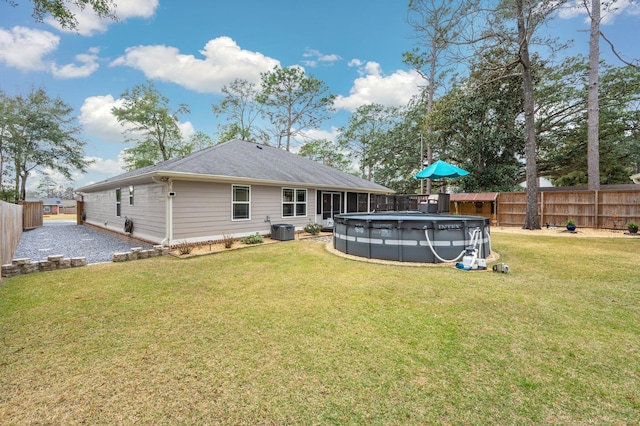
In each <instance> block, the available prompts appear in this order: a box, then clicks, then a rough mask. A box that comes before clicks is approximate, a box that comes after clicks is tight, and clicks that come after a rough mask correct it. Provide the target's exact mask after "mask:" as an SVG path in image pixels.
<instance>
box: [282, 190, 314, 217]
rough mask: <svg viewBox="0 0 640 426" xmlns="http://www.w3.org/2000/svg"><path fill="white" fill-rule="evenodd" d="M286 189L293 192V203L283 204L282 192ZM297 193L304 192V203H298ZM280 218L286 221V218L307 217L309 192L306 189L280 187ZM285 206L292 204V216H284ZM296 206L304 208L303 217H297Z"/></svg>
mask: <svg viewBox="0 0 640 426" xmlns="http://www.w3.org/2000/svg"><path fill="white" fill-rule="evenodd" d="M286 189H288V190H291V191H293V202H285V201H284V191H285V190H286ZM298 191H304V192H305V196H304V203H301V202H298V201H297V200H298ZM280 202H281V205H280V217H281V218H282V219H288V218H292V217H307V216H308V215H309V190H308V189H307V188H291V187H284V186H283V187H282V188H281V189H280ZM285 204H293V215H291V216H285V215H284V205H285ZM298 204H304V205H305V208H304V214H303V215H298V209H297V208H296V207H297V206H298Z"/></svg>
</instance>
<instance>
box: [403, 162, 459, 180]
mask: <svg viewBox="0 0 640 426" xmlns="http://www.w3.org/2000/svg"><path fill="white" fill-rule="evenodd" d="M468 174H469V172H468V171H466V170H463V169H461V168H460V167H456V166H454V165H452V164H449V163H447V162H445V161H442V160H438V161H436V162H435V163H433V164H432V165H430V166H428V167H426V168H425V169H423V170H422V171H420V172H419V173H418V174H417V175H415V176H414V177H413V178H414V179H444V178H457V177H462V176H466V175H468Z"/></svg>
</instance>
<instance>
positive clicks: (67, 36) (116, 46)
mask: <svg viewBox="0 0 640 426" xmlns="http://www.w3.org/2000/svg"><path fill="white" fill-rule="evenodd" d="M18 3H20V4H19V6H18V7H15V8H13V7H11V6H9V4H8V3H7V2H4V1H0V75H1V76H2V77H1V78H0V90H2V91H4V92H5V93H7V94H9V95H14V94H18V93H27V92H29V91H30V90H31V88H38V87H43V88H45V89H46V90H47V92H48V93H49V95H50V96H60V97H61V98H62V99H63V100H64V101H65V102H67V103H68V104H69V105H71V106H72V107H73V108H74V109H75V111H76V114H77V117H78V119H79V122H80V123H81V124H82V125H83V128H84V131H83V134H82V138H83V140H85V141H86V142H87V146H86V147H85V153H86V155H87V156H88V157H90V158H91V159H92V160H94V161H95V163H94V164H93V165H92V166H90V168H89V172H88V173H87V174H86V175H80V174H76V175H75V177H74V182H72V183H70V182H64V181H63V180H62V179H60V178H59V177H58V176H56V175H55V174H52V177H54V179H56V180H58V181H59V183H60V184H63V185H65V186H68V185H72V186H74V187H79V186H83V185H86V184H89V183H91V182H96V181H100V180H103V179H105V178H107V177H110V176H113V175H115V174H118V173H121V172H122V170H121V168H120V167H121V163H120V162H119V155H120V153H121V151H122V150H123V149H125V148H127V147H128V146H130V145H127V144H125V143H124V142H123V141H124V136H122V133H121V132H122V127H121V126H119V125H118V124H117V122H116V121H115V119H114V118H113V117H112V116H111V114H110V109H111V108H112V107H113V106H114V105H116V104H117V102H118V98H119V96H120V94H121V93H122V92H124V91H125V90H126V89H127V88H131V87H133V86H135V85H137V84H142V83H144V82H145V81H146V80H147V79H151V80H153V81H154V82H155V84H156V87H157V88H158V89H159V90H160V91H161V92H162V93H163V94H164V95H165V96H167V97H168V98H169V99H170V100H171V103H172V105H174V106H175V107H177V105H178V104H180V103H185V104H187V105H189V107H190V109H191V114H189V115H184V116H182V117H181V128H182V130H183V133H184V134H185V135H187V136H188V135H189V134H191V133H193V132H194V131H203V132H206V133H208V134H213V133H214V132H215V131H216V124H217V119H216V117H215V116H214V115H213V114H212V112H211V104H212V103H216V102H218V101H219V100H220V89H221V87H223V86H224V85H225V84H228V83H230V82H231V81H232V80H234V79H235V78H238V77H239V78H245V79H247V80H250V81H254V82H256V83H257V82H259V77H260V72H265V71H268V70H270V69H272V68H273V66H274V65H280V66H284V67H286V66H292V65H298V66H302V67H304V69H305V71H306V72H307V73H309V74H313V75H314V76H315V77H317V78H319V79H321V80H323V81H324V82H325V83H327V85H328V86H329V88H330V90H331V92H332V93H334V94H336V95H337V96H338V99H337V102H336V108H337V112H336V113H335V115H334V117H333V118H332V119H331V120H330V121H328V122H326V123H325V125H324V126H323V128H322V129H321V130H320V131H318V132H314V134H313V135H311V136H314V137H324V138H330V139H335V137H336V135H337V128H338V127H340V126H341V125H344V124H345V123H346V121H347V120H348V117H349V114H350V112H351V111H353V110H355V108H357V107H358V106H359V105H363V104H366V103H371V102H376V103H381V104H383V105H389V106H392V105H404V104H406V102H407V101H408V100H409V98H410V97H411V96H412V95H413V94H415V93H417V92H418V90H419V89H418V86H419V85H423V84H424V82H423V81H422V80H421V79H420V77H419V76H418V75H417V74H416V73H415V72H414V71H412V70H411V69H409V68H408V67H407V66H405V65H404V64H403V63H402V52H404V51H407V50H410V49H411V48H412V47H413V40H412V38H411V36H412V34H411V29H410V28H409V26H408V25H407V24H406V16H407V7H406V5H407V1H406V0H324V1H322V2H319V1H318V2H305V1H300V0H297V1H292V0H274V1H270V2H267V1H264V0H258V1H256V0H245V1H242V2H215V1H211V0H208V1H189V2H185V1H176V0H127V1H124V0H120V1H118V2H117V3H119V5H118V7H117V9H116V12H117V14H118V16H119V18H120V20H119V22H101V21H99V20H97V19H96V18H95V16H94V15H93V14H91V13H90V12H89V13H82V14H79V15H78V17H79V22H80V25H79V32H78V33H76V32H67V31H62V30H60V28H59V27H58V26H57V25H56V24H55V23H53V22H51V21H50V20H46V21H45V22H44V23H41V24H39V23H36V22H34V20H33V18H32V17H31V9H30V8H31V3H30V2H27V1H25V0H19V1H18ZM585 17H586V15H585V14H584V13H583V12H582V11H581V10H577V9H576V10H571V9H566V10H564V11H563V12H562V13H561V15H560V16H559V17H558V18H557V19H556V20H555V21H554V22H552V24H551V25H550V26H549V27H548V29H547V31H548V32H549V33H550V34H552V35H554V36H556V37H558V38H560V39H561V40H563V41H567V40H569V39H573V40H575V42H574V44H573V47H572V49H571V50H570V51H569V52H568V53H570V54H576V53H583V54H585V55H586V54H587V53H588V39H589V34H588V24H587V23H586V22H585ZM639 24H640V6H638V5H634V4H633V2H632V1H631V0H619V1H618V10H617V11H616V12H615V13H610V14H608V15H607V18H606V19H605V25H604V26H603V31H604V32H605V33H606V35H607V36H608V37H609V38H610V39H611V40H612V41H614V42H615V43H616V48H617V49H618V50H619V51H621V52H623V54H624V55H625V56H626V58H627V59H630V60H633V59H638V58H640V47H639V46H638V41H639V40H640V37H639V31H638V29H637V28H638V27H639ZM585 30H587V32H585ZM601 51H602V57H603V58H604V59H606V60H607V61H609V62H611V63H613V64H616V65H618V64H619V62H617V61H616V60H614V59H613V57H612V56H611V54H610V53H609V48H608V46H606V45H605V44H604V43H602V44H601ZM37 182H38V179H37V177H32V178H30V181H29V185H28V186H29V187H31V188H33V187H35V186H37Z"/></svg>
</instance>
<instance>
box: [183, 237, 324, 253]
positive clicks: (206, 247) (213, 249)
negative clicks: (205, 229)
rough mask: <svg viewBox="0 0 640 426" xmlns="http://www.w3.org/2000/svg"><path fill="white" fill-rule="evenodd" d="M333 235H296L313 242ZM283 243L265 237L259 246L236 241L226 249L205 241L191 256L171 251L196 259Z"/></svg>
mask: <svg viewBox="0 0 640 426" xmlns="http://www.w3.org/2000/svg"><path fill="white" fill-rule="evenodd" d="M332 235H333V234H332V233H331V232H321V233H320V234H318V235H311V234H309V233H307V232H298V233H296V235H295V239H296V240H313V239H322V238H330V237H331V236H332ZM280 242H283V241H280V240H273V239H271V238H270V237H264V242H262V243H259V244H245V243H243V242H241V241H240V239H237V240H234V242H233V245H232V246H231V248H226V247H225V246H224V243H223V242H222V241H205V242H202V243H196V244H194V247H193V249H192V250H191V253H189V254H182V255H181V254H180V252H179V251H178V249H173V250H171V254H172V255H173V256H176V257H180V258H187V257H195V256H204V255H207V254H215V253H220V252H223V251H230V250H237V249H241V248H247V247H254V246H261V245H264V244H273V243H280Z"/></svg>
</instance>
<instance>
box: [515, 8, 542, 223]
mask: <svg viewBox="0 0 640 426" xmlns="http://www.w3.org/2000/svg"><path fill="white" fill-rule="evenodd" d="M516 7H517V14H518V40H519V41H520V52H519V53H520V65H521V67H522V91H523V98H524V128H525V145H524V155H525V158H526V177H527V207H526V216H525V223H524V225H523V228H524V229H540V220H539V218H538V170H537V169H538V167H537V164H536V130H535V117H534V99H533V79H532V76H531V61H530V58H529V42H528V37H527V29H526V27H525V23H524V5H523V0H517V1H516Z"/></svg>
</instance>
